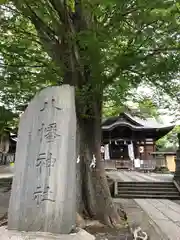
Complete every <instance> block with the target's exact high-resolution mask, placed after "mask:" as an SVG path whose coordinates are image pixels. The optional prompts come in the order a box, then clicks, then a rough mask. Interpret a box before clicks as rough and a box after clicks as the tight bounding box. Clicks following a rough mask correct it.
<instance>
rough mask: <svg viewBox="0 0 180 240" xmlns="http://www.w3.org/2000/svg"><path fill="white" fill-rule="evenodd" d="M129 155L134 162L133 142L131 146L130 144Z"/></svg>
mask: <svg viewBox="0 0 180 240" xmlns="http://www.w3.org/2000/svg"><path fill="white" fill-rule="evenodd" d="M128 155H129V158H130V159H131V161H133V160H134V147H133V143H132V142H131V144H128Z"/></svg>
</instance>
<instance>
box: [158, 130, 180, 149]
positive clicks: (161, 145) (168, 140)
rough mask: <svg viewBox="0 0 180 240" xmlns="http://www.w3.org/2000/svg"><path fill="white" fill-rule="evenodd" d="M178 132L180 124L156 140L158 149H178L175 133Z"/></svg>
mask: <svg viewBox="0 0 180 240" xmlns="http://www.w3.org/2000/svg"><path fill="white" fill-rule="evenodd" d="M179 132H180V126H176V127H175V128H174V129H173V130H172V131H171V132H169V133H168V134H167V135H166V136H164V137H163V138H161V139H159V140H158V141H157V143H156V144H157V148H158V151H176V150H177V149H178V147H179V146H178V138H177V134H178V133H179Z"/></svg>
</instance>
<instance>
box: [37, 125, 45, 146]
mask: <svg viewBox="0 0 180 240" xmlns="http://www.w3.org/2000/svg"><path fill="white" fill-rule="evenodd" d="M38 135H39V136H40V143H41V142H42V140H43V135H44V123H42V124H41V128H39V129H38Z"/></svg>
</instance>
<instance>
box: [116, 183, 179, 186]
mask: <svg viewBox="0 0 180 240" xmlns="http://www.w3.org/2000/svg"><path fill="white" fill-rule="evenodd" d="M118 185H120V186H124V185H128V186H131V185H132V186H133V185H136V186H137V185H138V186H141V185H150V186H154V185H156V186H162V185H163V186H164V185H166V186H174V183H173V182H118Z"/></svg>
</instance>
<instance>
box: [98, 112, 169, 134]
mask: <svg viewBox="0 0 180 240" xmlns="http://www.w3.org/2000/svg"><path fill="white" fill-rule="evenodd" d="M118 126H127V127H129V128H131V129H133V130H143V129H144V130H145V129H149V130H167V131H171V130H172V129H173V128H174V125H169V126H165V125H163V124H161V123H159V122H157V121H156V120H155V119H153V118H148V119H141V118H139V117H133V116H131V115H130V114H127V113H122V114H120V115H119V116H117V117H111V118H108V119H106V120H105V121H103V122H102V130H104V131H111V130H113V129H114V128H116V127H118Z"/></svg>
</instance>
